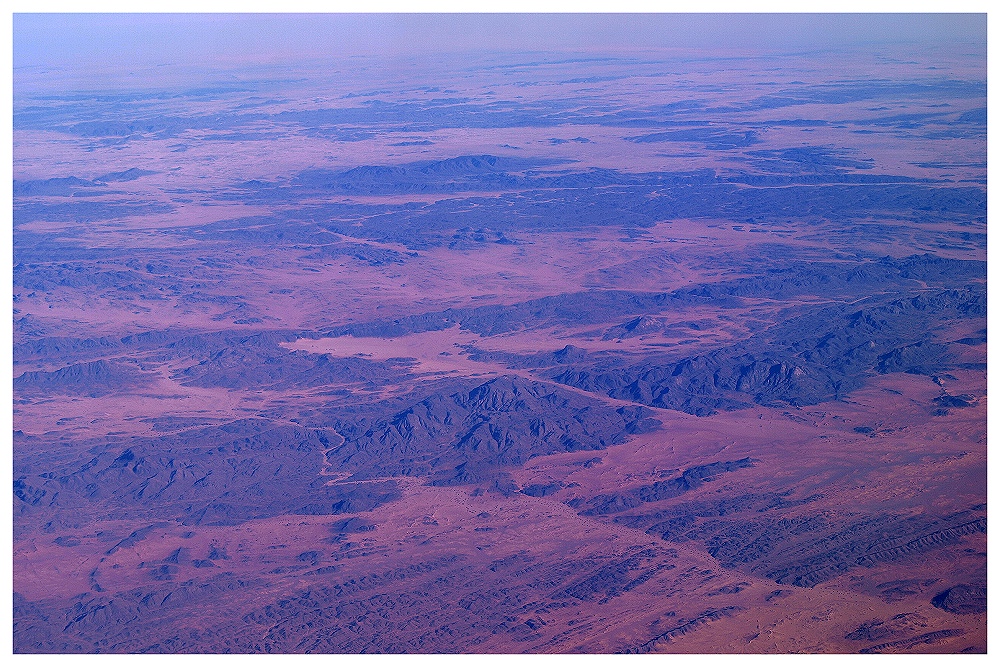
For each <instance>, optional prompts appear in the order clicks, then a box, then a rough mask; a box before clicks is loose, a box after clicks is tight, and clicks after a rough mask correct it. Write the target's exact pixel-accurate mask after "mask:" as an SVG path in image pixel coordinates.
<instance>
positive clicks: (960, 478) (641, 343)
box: [13, 20, 987, 653]
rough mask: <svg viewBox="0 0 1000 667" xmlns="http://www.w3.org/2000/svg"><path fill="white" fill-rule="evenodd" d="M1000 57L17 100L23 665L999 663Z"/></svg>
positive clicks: (177, 68) (406, 68) (539, 57)
mask: <svg viewBox="0 0 1000 667" xmlns="http://www.w3.org/2000/svg"><path fill="white" fill-rule="evenodd" d="M983 31H984V34H983V43H982V45H981V46H977V45H975V44H973V43H953V44H937V45H931V46H928V45H926V44H914V45H907V44H895V45H892V46H891V47H890V46H886V47H879V48H875V47H872V48H869V49H867V50H866V49H853V50H844V51H839V52H833V51H826V50H816V51H813V52H808V53H796V54H775V53H768V52H763V51H747V50H743V51H734V50H719V51H692V50H680V49H650V50H646V51H642V52H639V51H636V50H627V49H623V50H621V51H617V52H601V53H588V54H581V53H576V52H574V53H568V52H536V53H530V54H519V53H507V52H496V53H488V54H485V53H478V54H469V55H467V56H465V57H463V58H455V57H446V56H444V55H436V54H433V53H424V54H423V55H421V56H420V57H399V58H394V57H390V56H378V57H376V56H371V57H365V58H361V57H350V58H348V57H342V58H335V57H332V56H331V57H329V58H315V59H312V60H307V59H299V60H296V61H294V62H288V63H284V64H270V65H267V66H265V65H250V64H241V63H232V62H230V63H222V64H219V65H218V66H217V67H209V66H207V65H206V66H203V67H196V66H193V65H182V64H171V63H166V64H162V65H149V66H148V67H147V66H142V65H140V64H136V65H135V67H134V69H133V70H131V71H130V72H129V73H128V75H124V74H122V71H121V70H120V69H116V68H112V67H110V66H109V67H108V69H107V71H102V70H100V69H93V68H90V69H87V70H86V71H84V70H83V69H82V68H78V67H75V66H74V64H73V63H71V62H67V63H65V64H64V65H63V66H61V67H56V66H46V67H41V66H30V65H23V66H20V67H17V66H16V67H15V71H14V135H13V136H14V179H15V180H14V211H13V221H14V231H13V252H14V257H13V262H14V270H13V319H14V348H13V375H14V378H13V386H14V406H13V409H14V439H13V457H14V458H13V461H14V471H13V474H14V487H13V513H14V514H13V575H14V576H13V583H14V612H13V614H14V617H13V620H14V629H13V639H14V650H15V652H17V653H53V652H54V653H95V652H100V653H122V652H130V653H144V652H151V653H164V652H200V653H204V652H210V653H217V652H225V653H228V652H241V653H247V652H249V653H257V652H287V653H299V652H326V653H433V652H443V653H454V652H457V653H521V652H532V653H539V652H552V653H566V652H570V653H581V652H583V653H649V652H668V653H789V652H809V653H899V652H903V653H928V652H932V653H963V652H965V653H983V652H985V651H986V414H987V397H986V326H987V325H986V57H985V20H984V21H983ZM15 65H17V61H16V59H15Z"/></svg>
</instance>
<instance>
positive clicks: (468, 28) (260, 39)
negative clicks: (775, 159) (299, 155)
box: [13, 14, 986, 69]
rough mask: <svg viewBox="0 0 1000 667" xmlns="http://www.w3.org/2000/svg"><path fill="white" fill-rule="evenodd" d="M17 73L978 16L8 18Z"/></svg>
mask: <svg viewBox="0 0 1000 667" xmlns="http://www.w3.org/2000/svg"><path fill="white" fill-rule="evenodd" d="M13 28H14V29H13V46H14V67H15V69H16V68H19V67H32V66H40V65H55V64H63V63H75V64H82V63H87V62H94V63H108V62H115V61H127V62H130V63H133V64H137V65H141V64H159V63H161V62H162V63H165V62H171V63H178V62H180V63H198V62H204V61H206V60H213V59H217V58H223V59H226V58H235V59H246V60H248V61H254V60H258V59H262V58H264V57H265V56H266V55H268V54H274V53H275V52H276V51H278V52H280V53H281V54H282V55H285V56H287V55H302V56H304V57H305V56H331V55H333V56H350V55H369V54H384V55H406V54H410V53H414V54H419V53H427V52H467V51H542V50H556V51H563V50H581V49H590V50H607V49H614V50H617V49H630V48H685V49H700V48H732V49H754V50H759V49H762V50H766V51H804V50H805V51H808V50H813V49H823V48H829V47H833V46H848V47H850V46H870V45H879V44H885V45H890V44H896V43H901V42H916V43H926V44H935V43H946V42H950V43H954V42H972V43H974V44H980V45H982V47H983V48H984V49H985V43H986V16H985V14H652V15H650V14H448V15H428V14H15V15H14V22H13Z"/></svg>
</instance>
